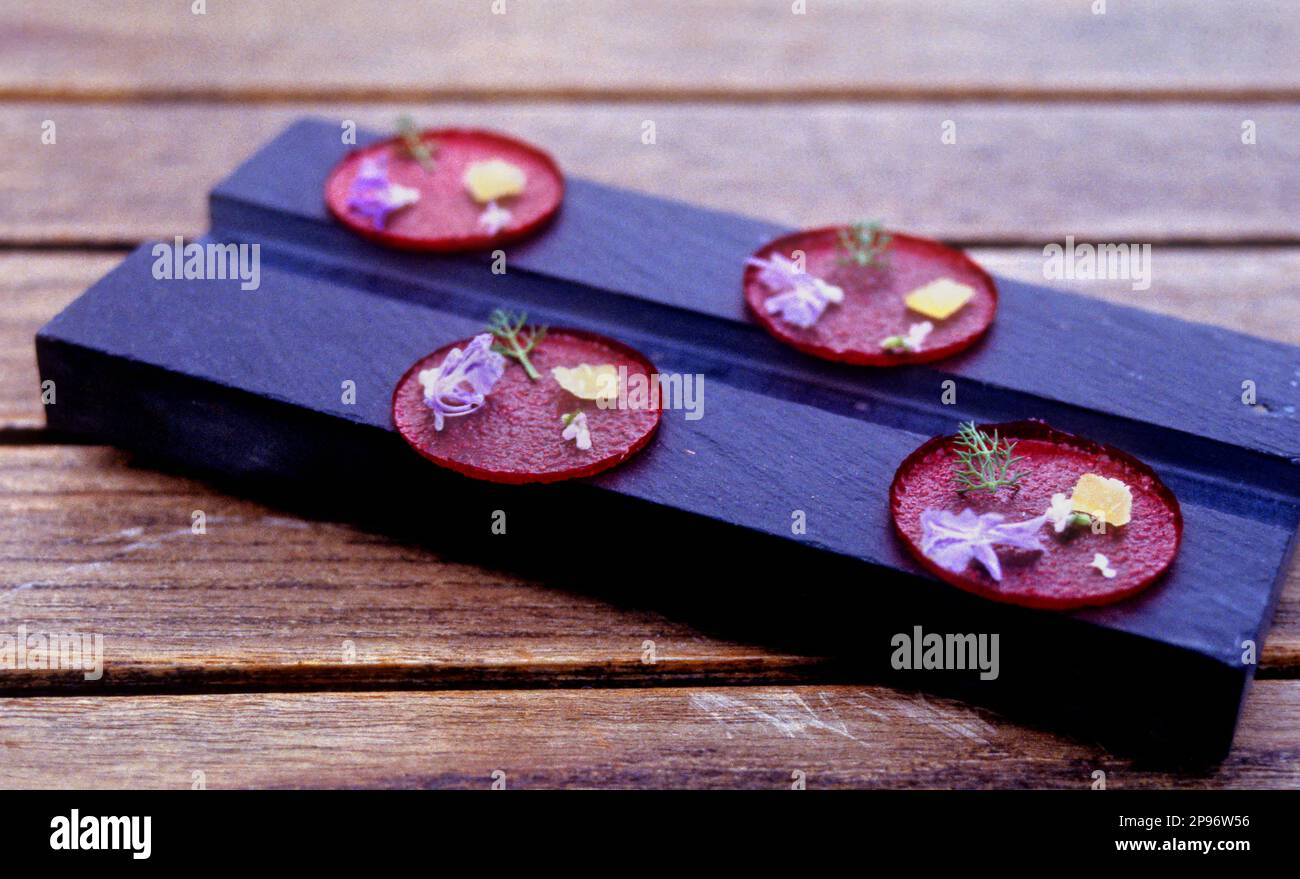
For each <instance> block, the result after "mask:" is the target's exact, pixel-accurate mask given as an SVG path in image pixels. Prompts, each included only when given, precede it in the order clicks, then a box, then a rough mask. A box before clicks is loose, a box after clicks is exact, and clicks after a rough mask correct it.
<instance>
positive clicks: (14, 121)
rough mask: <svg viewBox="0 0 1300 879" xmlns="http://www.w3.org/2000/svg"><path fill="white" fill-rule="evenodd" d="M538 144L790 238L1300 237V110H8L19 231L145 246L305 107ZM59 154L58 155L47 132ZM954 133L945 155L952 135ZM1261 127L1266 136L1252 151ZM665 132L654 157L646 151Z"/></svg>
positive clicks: (2, 134)
mask: <svg viewBox="0 0 1300 879" xmlns="http://www.w3.org/2000/svg"><path fill="white" fill-rule="evenodd" d="M308 113H311V114H315V115H319V116H322V117H324V118H331V119H351V120H353V121H355V122H357V124H358V125H359V126H361V127H367V126H372V127H375V128H377V129H379V130H386V129H389V128H391V127H392V126H393V124H394V121H395V119H396V118H397V116H398V115H399V114H400V113H411V114H412V115H413V116H414V117H415V118H417V119H419V120H420V121H422V122H424V123H426V124H429V125H446V124H461V125H478V126H486V127H492V128H500V129H504V130H507V131H510V132H512V133H515V134H519V135H521V136H523V137H526V138H529V139H531V140H533V141H535V142H536V143H538V144H542V145H544V146H545V147H546V148H547V149H548V150H549V151H551V152H552V153H553V154H554V155H555V157H556V159H557V160H558V161H559V163H560V165H561V166H562V167H563V168H564V169H565V171H566V172H568V173H572V174H575V175H579V176H585V177H590V178H592V179H595V180H597V181H599V182H604V183H610V184H614V185H618V186H622V187H625V188H630V189H639V190H642V191H645V192H648V193H651V194H653V195H660V196H664V197H668V198H676V199H680V200H683V201H689V202H691V203H694V204H698V205H702V206H705V207H714V208H719V209H722V210H732V211H736V212H740V213H744V214H746V215H749V216H754V217H757V218H759V219H766V220H771V221H774V222H776V223H779V224H782V225H789V226H813V225H824V224H826V223H834V222H848V221H851V220H855V219H858V218H861V217H879V218H882V219H884V220H885V221H886V222H888V223H889V224H891V225H893V226H895V227H896V228H899V229H906V230H910V231H913V232H916V233H918V234H923V235H928V236H931V237H937V238H942V239H945V240H950V241H954V242H957V243H973V244H979V243H992V244H1019V243H1034V244H1037V246H1038V247H1039V248H1040V249H1041V248H1042V246H1043V244H1044V243H1046V242H1047V241H1062V240H1064V236H1066V235H1073V236H1074V237H1075V238H1076V240H1079V241H1084V240H1092V241H1127V242H1146V243H1156V244H1159V243H1164V242H1182V243H1185V244H1198V245H1204V244H1210V243H1216V242H1218V243H1249V242H1258V241H1267V242H1270V243H1277V242H1297V241H1300V216H1298V215H1297V212H1296V211H1295V210H1294V199H1293V196H1294V193H1295V192H1297V191H1300V114H1297V113H1296V112H1295V111H1294V110H1293V109H1292V108H1288V107H1285V106H1279V105H1269V104H1233V105H1230V106H1227V105H1212V106H1202V105H1190V106H1189V105H1154V106H1152V105H1145V104H1131V103H1130V104H1104V105H1091V104H1053V105H1049V106H1025V105H1019V104H1008V103H974V104H961V105H957V104H952V103H943V102H936V103H914V102H909V103H899V104H867V105H860V104H842V103H813V104H798V103H778V104H772V105H762V106H739V107H737V106H731V105H714V104H707V105H693V104H692V105H685V106H681V105H672V104H662V103H660V104H641V103H635V104H617V105H609V104H598V105H587V104H574V103H561V104H558V105H546V106H540V107H539V106H534V105H526V104H518V103H508V104H489V105H474V104H448V103H441V104H435V105H416V106H410V105H407V106H402V105H386V106H378V107H376V106H366V105H358V104H325V103H319V104H316V103H313V104H310V105H306V106H252V107H248V106H239V107H225V106H221V107H213V106H207V105H199V106H195V105H193V104H163V105H149V106H144V107H141V106H137V105H134V104H127V105H117V104H114V105H109V106H84V105H79V104H68V103H54V104H41V105H32V106H27V105H21V104H7V105H0V143H3V144H4V145H5V146H6V154H7V155H8V156H9V160H8V161H7V162H5V163H4V165H3V167H0V187H3V189H4V190H5V191H7V194H8V195H9V200H8V204H7V206H6V209H5V210H4V211H3V212H0V236H2V237H3V238H4V240H7V241H11V242H17V243H23V242H34V243H50V242H56V243H59V244H62V245H66V246H75V245H82V244H91V245H98V246H102V245H105V244H115V245H120V246H126V245H130V244H134V243H136V242H138V241H140V240H143V239H148V238H171V237H172V236H174V235H181V234H184V235H193V234H197V233H198V232H201V231H203V230H205V229H206V228H207V194H208V191H209V190H210V189H211V188H212V186H213V185H214V184H216V183H217V182H218V181H220V180H221V179H222V178H224V177H225V176H226V175H227V174H229V173H230V172H231V170H232V169H234V167H235V166H236V165H238V164H239V163H240V162H241V161H243V160H244V159H245V158H247V157H248V156H249V155H250V154H252V153H253V152H255V151H256V150H257V149H259V148H261V147H262V146H263V145H264V144H265V142H266V141H267V140H269V139H270V138H271V137H273V136H274V135H276V134H278V133H279V132H280V131H281V130H282V129H283V128H284V127H285V126H287V125H288V124H289V122H291V121H292V120H293V119H296V118H298V117H300V116H302V115H304V114H308ZM45 120H51V121H53V122H54V123H55V126H56V127H55V132H56V136H57V141H56V143H54V144H50V145H41V143H40V137H41V131H42V129H41V125H42V123H43V122H44V121H45ZM949 120H950V121H952V122H953V123H954V124H955V126H956V129H955V131H956V142H955V143H953V144H945V143H943V142H942V140H941V138H942V135H943V124H944V122H945V121H949ZM1246 120H1249V121H1252V122H1254V123H1255V126H1256V135H1257V141H1256V143H1254V144H1252V145H1247V144H1243V143H1242V142H1241V126H1242V123H1243V122H1244V121H1246ZM645 122H653V123H654V125H655V132H654V133H655V143H654V144H643V143H642V141H641V135H642V125H643V123H645Z"/></svg>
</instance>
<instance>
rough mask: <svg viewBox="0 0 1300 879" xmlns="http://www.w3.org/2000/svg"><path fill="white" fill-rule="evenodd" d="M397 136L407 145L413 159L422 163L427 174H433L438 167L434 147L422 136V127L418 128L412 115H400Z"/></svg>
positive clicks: (403, 144)
mask: <svg viewBox="0 0 1300 879" xmlns="http://www.w3.org/2000/svg"><path fill="white" fill-rule="evenodd" d="M397 136H398V137H400V138H401V139H402V146H404V147H406V152H407V153H408V154H410V156H411V158H412V159H415V161H417V162H419V163H420V167H421V168H423V169H424V171H425V173H426V174H432V173H433V169H434V168H435V167H436V165H435V164H434V161H433V150H434V149H437V145H436V144H435V145H434V146H433V149H430V148H429V144H427V143H425V141H424V138H422V137H420V129H418V128H416V126H415V122H414V121H413V120H412V119H411V117H410V116H400V117H398V119H397Z"/></svg>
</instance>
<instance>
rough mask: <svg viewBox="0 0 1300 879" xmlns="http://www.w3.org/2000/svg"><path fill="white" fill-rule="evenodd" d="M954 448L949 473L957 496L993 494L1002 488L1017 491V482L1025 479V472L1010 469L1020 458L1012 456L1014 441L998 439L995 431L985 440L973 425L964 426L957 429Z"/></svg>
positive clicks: (984, 435) (986, 436)
mask: <svg viewBox="0 0 1300 879" xmlns="http://www.w3.org/2000/svg"><path fill="white" fill-rule="evenodd" d="M954 445H955V446H956V448H955V449H954V451H955V452H956V455H957V466H956V467H954V468H953V471H952V473H953V479H954V481H955V482H956V483H957V492H958V493H959V494H965V493H966V492H968V491H977V490H982V491H987V492H990V493H994V492H996V491H997V490H998V489H999V488H1001V487H1003V486H1008V487H1010V488H1019V487H1020V480H1021V479H1024V478H1025V476H1027V475H1028V471H1025V470H1013V469H1012V468H1013V467H1014V466H1015V464H1016V463H1017V462H1018V461H1023V460H1024V458H1023V457H1021V456H1019V455H1016V454H1015V448H1016V444H1015V441H1014V440H1008V439H999V438H998V432H997V431H996V430H995V431H993V436H989V435H988V434H987V433H985V432H984V431H982V430H980V429H979V428H978V427H976V426H975V422H973V421H971V422H968V423H966V424H963V425H960V426H959V427H958V428H957V439H956V440H955V441H954Z"/></svg>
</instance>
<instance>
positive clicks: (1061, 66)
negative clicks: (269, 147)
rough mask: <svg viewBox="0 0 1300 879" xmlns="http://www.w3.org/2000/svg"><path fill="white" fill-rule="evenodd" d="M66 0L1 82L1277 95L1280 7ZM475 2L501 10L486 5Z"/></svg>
mask: <svg viewBox="0 0 1300 879" xmlns="http://www.w3.org/2000/svg"><path fill="white" fill-rule="evenodd" d="M801 5H802V6H804V7H805V8H806V14H802V15H800V14H794V12H795V8H796V6H797V4H793V3H790V2H766V0H726V2H719V3H710V4H698V3H693V2H690V0H666V2H662V0H661V2H657V3H646V4H629V3H619V2H616V0H567V2H563V3H561V2H553V0H548V2H541V0H503V2H501V3H499V4H497V3H489V2H487V0H483V2H475V3H439V4H430V3H425V2H417V0H362V2H352V3H347V4H337V3H330V2H327V0H293V2H289V0H280V2H261V3H227V2H221V0H211V2H209V3H207V4H206V6H207V13H206V14H205V15H194V14H192V12H191V6H190V4H189V3H171V4H167V5H166V6H165V7H163V8H160V7H159V6H158V4H157V3H151V2H149V0H109V2H100V3H98V4H96V7H95V14H94V15H87V14H85V8H84V4H82V3H79V2H77V0H46V2H43V3H33V4H13V5H10V6H7V7H5V9H4V10H3V12H0V35H2V36H0V82H2V83H3V89H2V91H3V93H4V94H5V95H14V94H21V95H39V96H42V97H50V96H54V97H75V98H96V99H105V98H107V99H121V98H140V97H158V96H177V95H184V96H197V97H203V98H209V99H212V98H216V99H232V100H235V99H248V98H266V97H270V98H285V97H298V98H302V97H316V98H320V97H324V98H326V99H329V98H333V97H336V96H354V97H363V98H374V97H377V96H393V95H402V96H409V97H418V98H428V97H429V96H438V97H447V96H455V97H461V96H472V97H480V98H481V97H497V96H500V95H524V96H542V97H553V96H600V97H608V96H611V95H651V96H660V95H672V96H674V97H686V98H698V97H701V96H707V97H719V96H723V97H729V98H735V97H741V96H754V97H771V96H827V95H830V96H847V97H863V96H899V95H902V96H909V95H918V94H920V95H932V94H941V95H953V94H956V95H972V94H973V95H985V94H1010V95H1024V96H1032V97H1040V96H1044V95H1047V96H1052V95H1061V94H1065V95H1076V96H1077V95H1130V96H1157V97H1161V96H1163V97H1170V96H1187V95H1193V96H1197V95H1205V94H1211V95H1216V96H1234V97H1237V96H1243V95H1245V96H1250V95H1260V94H1264V95H1270V96H1287V95H1293V94H1295V92H1296V90H1297V88H1298V87H1300V61H1297V58H1296V53H1295V52H1294V51H1293V49H1294V46H1295V45H1296V44H1297V42H1300V25H1297V22H1296V16H1295V14H1294V9H1293V8H1292V7H1291V6H1290V5H1289V4H1287V3H1286V2H1284V0H1269V2H1264V0H1257V2H1253V3H1249V4H1241V5H1240V8H1234V9H1233V10H1232V13H1231V14H1230V15H1229V14H1225V13H1224V11H1223V10H1222V9H1221V8H1220V7H1219V6H1218V5H1217V4H1213V3H1202V2H1196V0H1177V2H1156V0H1130V2H1124V3H1112V4H1110V5H1109V7H1108V8H1107V9H1106V12H1105V14H1104V15H1095V14H1093V9H1092V4H1089V3H1069V4H1065V3H1059V2H1055V0H1009V2H1003V3H998V4H993V5H990V4H988V3H981V2H978V0H965V2H952V0H906V2H905V0H882V2H873V3H870V4H865V3H857V2H853V0H813V2H809V3H807V4H801ZM494 7H496V8H500V9H501V10H502V11H503V12H504V14H500V15H497V14H493V9H494Z"/></svg>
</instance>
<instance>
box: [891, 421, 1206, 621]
mask: <svg viewBox="0 0 1300 879" xmlns="http://www.w3.org/2000/svg"><path fill="white" fill-rule="evenodd" d="M981 429H982V430H984V431H985V432H986V433H988V434H992V433H993V431H995V430H996V431H997V432H998V434H999V436H1000V437H1002V438H1005V439H1010V440H1015V441H1016V445H1015V454H1016V455H1020V456H1023V458H1024V460H1023V461H1021V462H1019V463H1018V464H1017V465H1016V466H1017V467H1018V468H1020V469H1023V470H1024V471H1026V475H1025V476H1024V477H1023V478H1022V479H1021V480H1020V483H1019V487H1018V488H1009V487H1005V486H1004V487H1001V488H999V489H998V490H997V492H996V493H989V492H987V491H982V490H976V491H968V492H967V493H966V494H964V495H963V494H958V492H957V491H956V488H955V484H954V481H953V469H954V466H955V464H956V454H955V451H954V448H955V439H956V438H955V437H951V436H942V437H935V438H934V439H931V440H929V441H927V442H926V443H924V444H923V445H921V447H920V448H918V449H917V450H916V451H914V452H913V453H912V454H911V455H909V456H908V457H907V458H906V459H905V460H904V461H903V463H902V464H901V465H900V466H899V468H898V472H897V473H896V474H895V475H894V481H893V484H892V485H891V486H890V490H889V502H890V512H891V514H892V517H893V522H894V528H895V530H896V531H897V533H898V535H899V537H901V538H902V540H903V543H904V544H906V546H907V548H908V549H909V550H910V551H911V552H912V554H913V555H914V556H916V558H917V560H918V561H919V562H920V563H921V565H922V566H924V567H925V568H926V569H927V570H928V571H930V572H931V573H932V574H934V575H935V576H937V577H939V578H940V579H942V580H944V581H945V582H948V583H951V584H952V585H954V586H956V587H958V588H960V589H965V590H966V591H968V592H973V593H975V594H976V595H981V596H984V597H985V598H991V599H994V600H996V601H1004V602H1007V603H1010V604H1018V605H1021V606H1024V607H1037V608H1051V609H1057V610H1064V609H1069V608H1076V607H1084V606H1088V605H1102V604H1110V603H1112V602H1116V601H1120V600H1121V599H1124V598H1128V597H1129V596H1132V595H1135V594H1137V593H1138V592H1141V591H1142V590H1143V589H1146V588H1147V587H1148V586H1150V585H1151V584H1152V583H1153V582H1155V580H1156V579H1157V578H1158V577H1160V575H1161V574H1163V573H1164V572H1165V570H1166V569H1167V568H1168V567H1169V565H1170V564H1172V562H1173V560H1174V557H1175V556H1176V555H1177V554H1178V547H1179V544H1180V542H1181V541H1182V533H1183V515H1182V511H1181V510H1180V508H1179V506H1178V499H1177V498H1175V497H1174V495H1173V493H1172V492H1171V491H1170V490H1169V489H1168V488H1166V487H1165V485H1164V484H1163V483H1162V482H1161V481H1160V479H1159V478H1158V477H1157V476H1156V474H1155V473H1154V471H1152V470H1151V468H1150V467H1148V466H1147V465H1146V464H1143V463H1142V462H1141V461H1139V460H1137V459H1136V458H1134V457H1132V456H1131V455H1129V454H1127V453H1125V452H1122V451H1119V450H1118V449H1115V448H1112V447H1110V446H1104V445H1100V444H1098V443H1095V442H1092V441H1090V440H1087V439H1083V438H1081V437H1078V436H1074V435H1072V434H1069V433H1065V432H1063V431H1059V430H1055V429H1053V428H1051V427H1048V426H1047V425H1046V424H1043V423H1042V422H1038V421H1015V422H1011V423H1008V424H992V425H985V426H983V427H982V428H981ZM1085 473H1095V474H1098V475H1099V476H1102V477H1105V478H1109V479H1119V480H1121V481H1122V482H1124V483H1125V484H1127V485H1128V487H1129V490H1130V492H1131V493H1132V498H1133V504H1132V517H1131V519H1130V521H1129V522H1128V524H1126V525H1119V526H1107V527H1106V528H1105V530H1104V533H1095V532H1094V530H1093V529H1092V528H1090V527H1088V526H1080V525H1072V526H1069V527H1067V528H1066V529H1065V531H1064V532H1063V533H1061V534H1058V533H1056V532H1055V530H1054V528H1053V526H1052V524H1051V522H1047V523H1045V524H1044V525H1043V526H1042V529H1041V531H1040V532H1038V533H1037V537H1038V538H1039V542H1040V543H1041V545H1042V547H1043V550H1042V551H1041V552H1038V551H1032V550H1025V549H1007V548H1006V547H1002V548H999V549H998V552H997V555H998V559H999V561H1000V562H1001V573H1002V579H1001V581H1000V582H999V581H997V580H995V579H994V578H993V577H992V576H991V575H990V573H989V572H988V571H987V570H986V569H985V567H984V566H983V565H982V564H980V563H979V562H976V561H972V562H971V563H970V564H969V565H968V566H967V567H965V568H964V570H962V572H961V573H954V572H953V571H950V570H948V569H946V568H944V567H942V566H941V565H939V564H937V563H936V561H935V560H934V559H932V558H930V557H928V556H927V555H926V554H925V552H923V551H922V548H921V547H922V539H923V532H924V527H923V525H922V518H921V517H922V514H923V513H925V511H927V510H943V511H947V512H949V513H954V514H959V513H961V512H962V511H964V510H966V509H968V508H969V509H971V510H972V511H974V513H976V514H984V513H991V512H997V513H1001V514H1003V515H1004V516H1005V519H1006V522H1008V523H1015V522H1023V521H1026V520H1030V519H1034V518H1035V517H1038V516H1041V515H1042V514H1043V513H1044V512H1045V511H1046V510H1047V509H1048V507H1049V506H1050V505H1051V503H1052V495H1053V494H1056V493H1063V494H1064V495H1065V496H1066V497H1067V498H1068V497H1069V496H1070V495H1071V492H1072V491H1073V489H1074V486H1075V483H1076V481H1077V480H1078V478H1079V477H1080V476H1082V475H1083V474H1085ZM1096 553H1101V554H1102V555H1104V556H1105V557H1106V558H1107V560H1108V561H1109V566H1110V568H1111V569H1113V570H1114V572H1115V576H1114V578H1113V579H1108V578H1107V577H1105V576H1104V575H1103V574H1102V571H1101V570H1100V569H1098V568H1097V567H1094V566H1093V560H1094V556H1095V554H1096Z"/></svg>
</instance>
